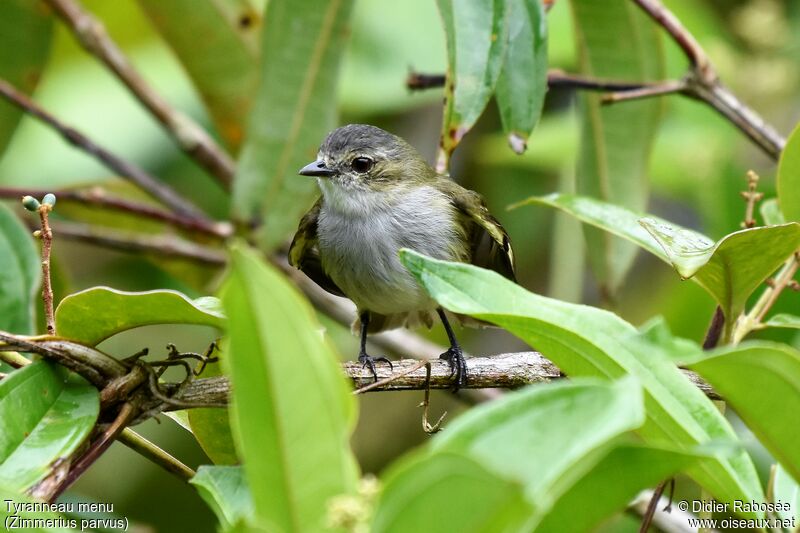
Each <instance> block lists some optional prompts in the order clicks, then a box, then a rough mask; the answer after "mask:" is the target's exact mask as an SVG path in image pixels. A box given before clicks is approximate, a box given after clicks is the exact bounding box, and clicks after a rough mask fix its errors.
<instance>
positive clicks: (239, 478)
mask: <svg viewBox="0 0 800 533" xmlns="http://www.w3.org/2000/svg"><path fill="white" fill-rule="evenodd" d="M189 483H191V484H192V485H194V486H195V487H197V492H199V493H200V496H201V497H202V498H203V500H205V502H206V503H207V504H208V506H209V507H211V510H212V511H214V514H215V515H217V519H219V522H220V525H221V526H222V527H223V528H227V527H230V526H232V525H233V524H235V523H236V522H238V521H239V520H247V519H250V518H252V517H253V498H252V497H251V496H250V489H249V488H248V487H247V483H246V482H245V476H244V471H243V470H242V467H241V466H207V465H203V466H201V467H200V468H198V469H197V474H195V476H194V477H193V478H192V479H191V480H189Z"/></svg>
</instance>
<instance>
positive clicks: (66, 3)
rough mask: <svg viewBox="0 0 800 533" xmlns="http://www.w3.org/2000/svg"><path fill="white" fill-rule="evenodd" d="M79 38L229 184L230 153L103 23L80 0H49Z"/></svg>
mask: <svg viewBox="0 0 800 533" xmlns="http://www.w3.org/2000/svg"><path fill="white" fill-rule="evenodd" d="M47 3H48V4H49V5H50V7H51V8H53V11H55V12H56V14H58V16H59V17H61V20H62V21H63V22H64V24H66V26H67V27H68V28H69V29H70V30H71V31H72V33H73V35H75V38H76V39H77V40H78V42H79V43H80V44H81V45H82V46H83V47H84V49H86V51H88V52H89V53H90V54H92V55H93V56H95V57H96V58H97V59H99V60H100V61H102V62H103V63H104V64H105V65H106V66H107V67H108V68H109V69H110V70H111V71H112V72H113V73H114V74H116V76H117V78H119V80H120V81H122V83H124V84H125V86H126V87H127V88H128V89H129V90H130V91H131V92H132V93H133V94H134V96H136V98H138V99H139V101H140V102H141V103H142V105H144V106H145V107H146V108H147V109H148V110H149V111H150V113H151V114H152V115H153V116H154V117H155V118H156V120H158V121H159V122H160V123H161V124H162V125H163V126H164V129H165V130H166V131H167V132H168V133H169V134H170V135H171V136H172V138H173V139H174V140H175V142H176V143H177V144H178V145H179V146H180V147H181V149H182V150H183V151H184V152H186V153H187V154H189V156H190V157H191V158H192V159H194V160H195V161H196V162H197V163H198V164H199V165H200V166H202V167H203V168H205V169H206V170H207V171H208V172H209V173H210V174H211V175H212V176H213V177H214V178H216V179H217V180H218V181H219V182H220V183H221V184H222V185H223V186H225V187H226V188H228V189H229V188H230V186H231V183H232V181H233V175H234V173H235V171H236V165H235V163H234V162H233V160H232V159H231V157H230V156H229V155H228V154H227V153H226V152H225V150H223V149H222V147H221V146H219V145H218V144H217V143H216V142H214V140H213V139H212V138H211V136H210V135H208V133H207V132H206V131H205V130H204V129H203V128H202V127H201V126H200V125H199V124H197V123H196V122H195V121H194V120H192V119H191V118H189V117H188V116H187V115H185V114H184V113H181V112H180V111H178V110H177V109H175V108H173V107H172V106H170V105H169V104H168V103H167V102H166V100H164V99H163V98H162V97H161V95H160V94H158V93H157V92H156V91H155V90H153V88H152V87H150V85H149V84H148V83H147V82H146V81H145V80H144V78H143V77H142V76H141V75H140V74H139V72H138V71H137V70H136V69H135V68H134V67H133V65H131V63H130V61H128V58H127V57H125V54H124V53H123V52H122V50H121V49H120V48H119V46H117V44H116V43H115V42H114V41H113V40H112V39H111V37H110V36H109V35H108V32H107V31H106V29H105V27H104V26H103V24H102V23H101V22H100V21H99V20H98V19H97V18H95V17H94V16H93V15H92V14H91V13H89V12H87V11H86V10H85V9H84V8H83V6H81V5H80V3H79V2H78V1H77V0H47Z"/></svg>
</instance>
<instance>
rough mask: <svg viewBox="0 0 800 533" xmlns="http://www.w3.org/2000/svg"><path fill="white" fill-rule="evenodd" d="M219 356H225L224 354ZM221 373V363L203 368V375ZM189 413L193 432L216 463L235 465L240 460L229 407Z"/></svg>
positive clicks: (191, 410)
mask: <svg viewBox="0 0 800 533" xmlns="http://www.w3.org/2000/svg"><path fill="white" fill-rule="evenodd" d="M219 357H224V355H220V356H219ZM220 375H222V369H221V366H220V363H209V364H207V365H206V368H205V370H203V374H202V377H204V378H210V377H213V376H220ZM187 413H188V414H187V418H188V419H189V427H190V428H191V431H192V433H193V434H194V436H195V438H196V439H197V442H198V443H199V444H200V447H201V448H203V451H204V452H206V455H208V458H209V459H211V461H213V462H214V464H215V465H234V464H237V463H238V462H239V458H238V457H237V456H236V446H235V445H234V443H233V435H232V434H231V425H230V421H229V419H228V409H227V408H224V407H208V408H204V409H188V410H187Z"/></svg>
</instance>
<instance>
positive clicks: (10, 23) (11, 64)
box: [0, 0, 53, 155]
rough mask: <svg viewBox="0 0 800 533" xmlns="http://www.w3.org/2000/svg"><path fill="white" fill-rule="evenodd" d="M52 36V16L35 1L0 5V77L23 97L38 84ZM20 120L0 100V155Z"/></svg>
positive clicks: (5, 0)
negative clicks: (21, 93) (22, 94)
mask: <svg viewBox="0 0 800 533" xmlns="http://www.w3.org/2000/svg"><path fill="white" fill-rule="evenodd" d="M52 37H53V17H52V16H51V15H50V11H49V10H48V9H47V7H46V6H45V5H44V3H42V2H40V1H38V0H3V1H2V2H0V78H2V79H4V80H5V81H7V82H8V83H10V84H11V85H13V86H14V87H16V88H17V89H19V90H20V91H22V92H23V93H25V94H31V93H33V90H34V89H35V88H36V86H37V85H38V83H39V78H40V77H41V75H42V70H43V68H44V65H45V62H46V61H47V57H48V55H49V54H50V41H51V40H52ZM20 118H22V110H21V109H19V108H17V107H16V106H14V105H12V104H10V103H9V102H7V101H5V100H0V155H1V154H2V153H3V151H4V150H5V148H6V146H7V145H8V142H9V141H10V140H11V136H12V135H13V134H14V130H15V129H16V127H17V124H18V123H19V120H20Z"/></svg>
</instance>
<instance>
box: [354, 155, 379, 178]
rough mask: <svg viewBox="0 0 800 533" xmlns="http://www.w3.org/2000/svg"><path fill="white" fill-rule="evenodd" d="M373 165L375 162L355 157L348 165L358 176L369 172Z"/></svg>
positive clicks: (367, 158)
mask: <svg viewBox="0 0 800 533" xmlns="http://www.w3.org/2000/svg"><path fill="white" fill-rule="evenodd" d="M374 164H375V162H374V161H373V160H372V159H370V158H369V157H356V158H355V159H353V161H352V162H351V163H350V166H351V167H352V169H353V170H355V171H356V172H358V173H359V174H363V173H365V172H369V170H370V169H371V168H372V165H374Z"/></svg>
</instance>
